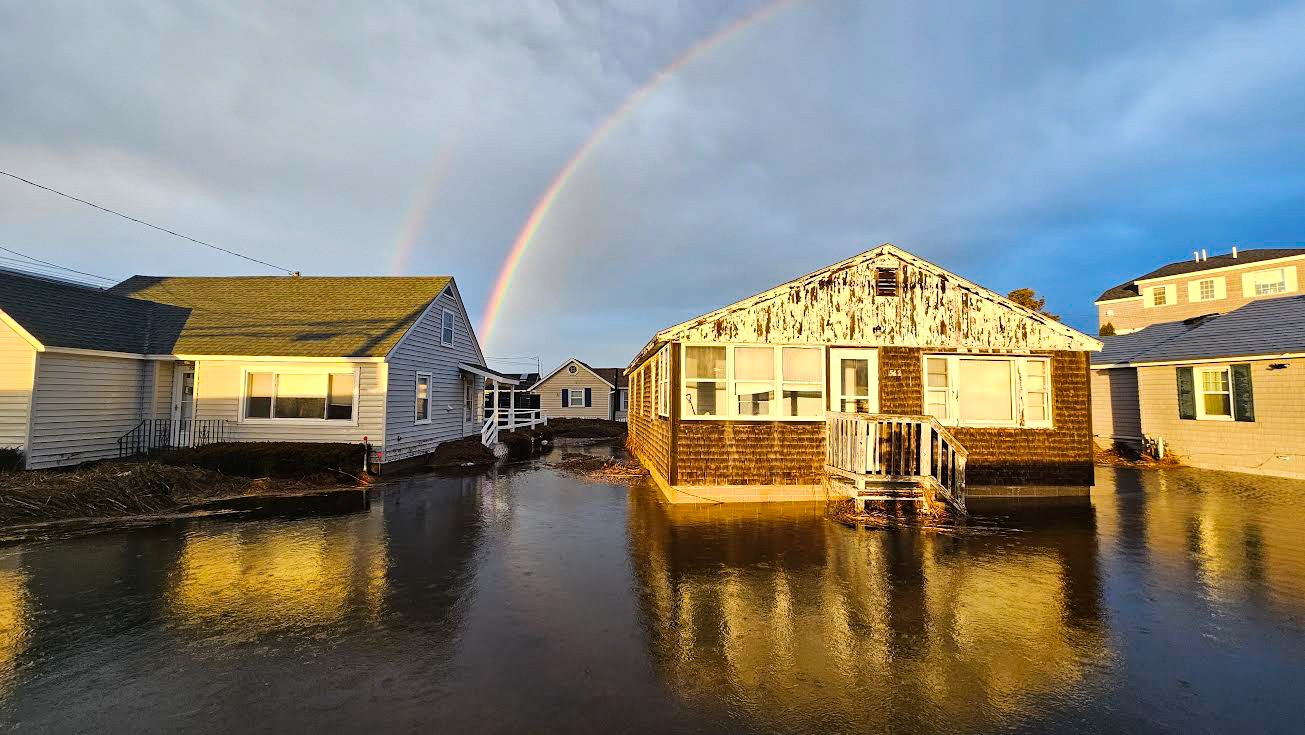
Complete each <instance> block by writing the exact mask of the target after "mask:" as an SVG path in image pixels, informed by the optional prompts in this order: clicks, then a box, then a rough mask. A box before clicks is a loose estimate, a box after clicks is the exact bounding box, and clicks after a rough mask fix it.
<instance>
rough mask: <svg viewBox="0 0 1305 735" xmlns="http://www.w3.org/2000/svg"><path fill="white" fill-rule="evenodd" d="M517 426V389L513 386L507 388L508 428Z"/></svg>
mask: <svg viewBox="0 0 1305 735" xmlns="http://www.w3.org/2000/svg"><path fill="white" fill-rule="evenodd" d="M516 426H517V391H516V387H515V386H510V387H509V388H508V429H509V430H510V429H515V428H516Z"/></svg>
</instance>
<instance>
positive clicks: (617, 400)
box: [612, 388, 630, 421]
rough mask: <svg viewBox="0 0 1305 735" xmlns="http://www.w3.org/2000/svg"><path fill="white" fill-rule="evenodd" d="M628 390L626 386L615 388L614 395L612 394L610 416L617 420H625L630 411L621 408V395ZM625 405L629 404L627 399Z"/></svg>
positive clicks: (627, 418) (628, 416)
mask: <svg viewBox="0 0 1305 735" xmlns="http://www.w3.org/2000/svg"><path fill="white" fill-rule="evenodd" d="M628 391H629V389H628V388H621V389H619V390H617V392H616V395H614V396H612V403H613V405H612V418H614V419H616V420H617V421H627V420H629V418H630V412H629V411H628V410H626V411H622V410H621V395H622V394H623V393H626V392H628ZM626 405H627V406H628V405H629V403H628V399H627V404H626Z"/></svg>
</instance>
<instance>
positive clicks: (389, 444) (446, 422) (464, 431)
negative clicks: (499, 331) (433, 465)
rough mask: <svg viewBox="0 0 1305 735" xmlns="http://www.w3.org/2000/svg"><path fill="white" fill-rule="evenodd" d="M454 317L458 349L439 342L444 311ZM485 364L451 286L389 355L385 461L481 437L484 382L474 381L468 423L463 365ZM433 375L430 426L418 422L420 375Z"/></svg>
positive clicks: (454, 343) (426, 452)
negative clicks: (472, 437) (418, 374)
mask: <svg viewBox="0 0 1305 735" xmlns="http://www.w3.org/2000/svg"><path fill="white" fill-rule="evenodd" d="M444 309H448V310H449V311H451V312H453V314H454V324H453V346H452V347H447V346H445V345H443V344H441V342H440V331H441V329H442V326H443V324H442V319H443V313H444V312H443V310H444ZM480 360H481V358H480V354H479V351H478V350H477V348H476V343H475V340H474V339H473V337H472V335H471V332H470V330H468V329H467V319H466V310H465V309H463V308H462V304H461V303H460V302H459V300H458V297H457V294H456V291H455V290H454V288H453V287H452V286H450V287H449V288H446V289H445V290H444V292H443V293H441V294H440V295H439V297H438V298H437V299H436V300H435V304H434V307H433V308H431V309H428V310H427V311H426V313H425V314H424V315H423V316H422V317H421V318H420V319H418V320H417V323H416V324H414V325H413V326H412V329H411V330H409V332H408V335H407V336H406V337H404V339H403V341H402V342H400V344H399V345H398V347H397V348H396V349H395V350H394V352H393V354H391V355H390V357H389V360H388V362H389V368H390V391H389V396H388V398H387V400H386V410H385V413H386V427H385V436H386V442H385V461H386V462H392V461H395V460H400V459H407V458H409V457H417V456H420V455H423V454H428V453H430V452H432V451H434V450H435V447H436V446H438V445H439V444H440V443H441V442H445V441H449V440H451V439H459V438H461V437H464V436H469V435H472V434H478V433H479V432H480V422H479V420H478V417H479V416H480V415H481V413H482V412H483V410H484V409H483V406H484V398H483V395H484V394H483V393H482V392H481V391H482V390H483V381H482V380H481V379H479V378H475V379H472V380H471V382H472V390H473V397H472V411H473V413H474V414H475V416H473V417H472V418H471V420H470V421H464V413H465V410H464V403H465V395H464V393H463V390H464V387H463V386H464V383H463V377H462V374H461V371H459V370H458V363H460V362H467V363H473V364H474V363H479V362H480ZM418 372H422V373H430V374H431V389H430V395H431V405H430V419H431V420H430V423H428V424H417V423H416V419H417V397H416V385H417V373H418Z"/></svg>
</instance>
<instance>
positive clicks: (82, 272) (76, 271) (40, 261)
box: [0, 172, 117, 283]
mask: <svg viewBox="0 0 1305 735" xmlns="http://www.w3.org/2000/svg"><path fill="white" fill-rule="evenodd" d="M0 173H2V172H0ZM0 250H3V251H5V252H6V253H13V254H14V255H17V256H19V257H22V258H26V259H27V260H30V261H34V262H36V263H40V264H41V265H46V266H49V267H51V268H57V269H59V270H61V271H68V272H69V273H76V274H77V275H79V276H90V277H91V278H98V279H100V280H102V281H108V282H109V283H116V282H117V279H116V278H109V277H107V276H97V275H95V274H94V273H87V272H85V271H78V270H73V269H72V268H65V267H64V266H61V265H56V264H54V263H51V262H50V261H48V260H41V259H40V258H33V257H32V256H30V255H28V254H27V253H20V252H18V251H17V250H13V249H10V248H7V247H5V246H4V245H0ZM6 260H15V261H16V262H19V263H21V262H24V261H20V260H16V259H14V258H6Z"/></svg>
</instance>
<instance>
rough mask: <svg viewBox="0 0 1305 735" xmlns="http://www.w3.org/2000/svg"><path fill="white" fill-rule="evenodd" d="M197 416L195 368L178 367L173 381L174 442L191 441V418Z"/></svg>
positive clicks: (183, 442)
mask: <svg viewBox="0 0 1305 735" xmlns="http://www.w3.org/2000/svg"><path fill="white" fill-rule="evenodd" d="M193 418H195V370H194V368H178V369H177V372H176V376H175V378H174V379H173V381H172V431H171V434H172V443H173V444H175V445H176V446H180V447H184V446H188V445H189V443H190V428H191V419H193Z"/></svg>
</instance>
